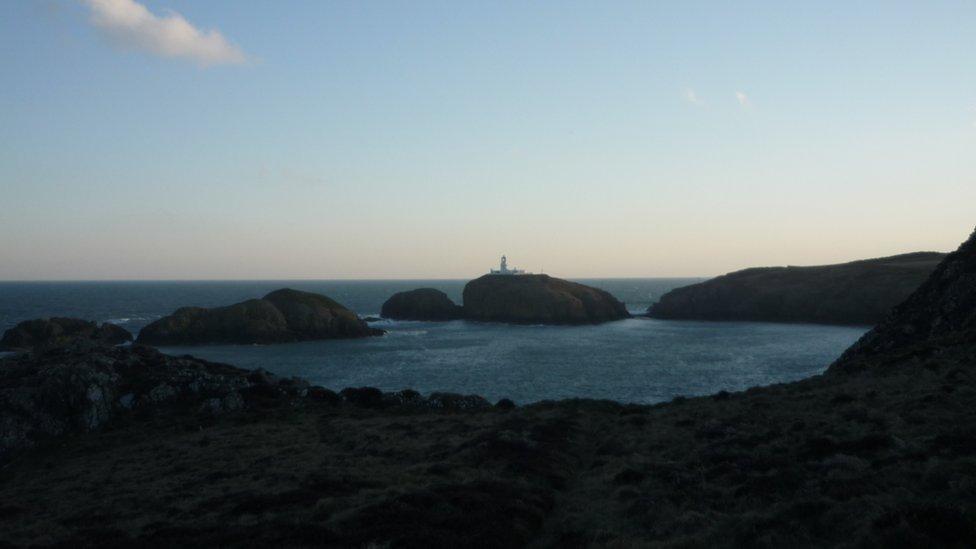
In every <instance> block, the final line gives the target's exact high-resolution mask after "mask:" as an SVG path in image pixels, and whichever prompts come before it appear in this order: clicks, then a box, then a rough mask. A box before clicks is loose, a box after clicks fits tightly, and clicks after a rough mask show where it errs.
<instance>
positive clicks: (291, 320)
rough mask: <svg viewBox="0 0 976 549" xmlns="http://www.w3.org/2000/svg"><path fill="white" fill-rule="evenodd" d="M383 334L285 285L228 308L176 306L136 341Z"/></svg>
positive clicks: (303, 338)
mask: <svg viewBox="0 0 976 549" xmlns="http://www.w3.org/2000/svg"><path fill="white" fill-rule="evenodd" d="M382 334H383V331H382V330H377V329H375V328H370V327H369V326H367V325H366V323H365V322H363V321H362V320H360V319H359V317H357V316H356V314H355V313H353V312H352V311H350V310H349V309H347V308H345V307H343V306H342V305H340V304H339V303H336V302H335V301H333V300H332V299H329V298H328V297H326V296H323V295H318V294H313V293H309V292H300V291H297V290H289V289H283V290H277V291H274V292H271V293H269V294H268V295H266V296H264V297H263V298H261V299H250V300H248V301H244V302H242V303H236V304H234V305H228V306H226V307H215V308H212V309H205V308H202V307H183V308H181V309H177V310H176V311H175V312H174V313H173V314H171V315H169V316H166V317H163V318H161V319H159V320H157V321H155V322H153V323H151V324H149V325H148V326H146V327H145V328H143V329H142V331H140V332H139V337H138V339H137V341H138V342H139V343H146V344H150V345H198V344H207V343H240V344H255V343H258V344H268V343H287V342H293V341H306V340H313V339H334V338H357V337H368V336H375V335H382Z"/></svg>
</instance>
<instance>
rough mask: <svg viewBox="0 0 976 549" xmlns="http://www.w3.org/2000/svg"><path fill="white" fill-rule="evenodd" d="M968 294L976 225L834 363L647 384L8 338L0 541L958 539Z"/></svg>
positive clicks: (967, 462)
mask: <svg viewBox="0 0 976 549" xmlns="http://www.w3.org/2000/svg"><path fill="white" fill-rule="evenodd" d="M974 310H976V234H974V235H973V237H971V238H970V240H969V241H968V242H967V243H966V244H964V245H963V246H962V247H960V249H959V250H958V251H957V252H955V253H953V254H951V255H950V256H949V257H947V258H946V259H945V261H944V262H943V263H942V264H941V265H940V267H939V268H938V269H936V271H935V272H934V273H933V274H932V276H931V277H930V278H929V279H928V281H927V282H926V283H925V284H923V285H922V286H921V287H920V288H919V289H918V290H917V291H916V292H915V293H914V294H913V295H912V296H911V297H910V298H909V299H908V300H907V301H905V302H904V303H903V304H902V305H901V306H899V307H898V308H896V309H895V311H894V312H893V313H892V315H891V316H890V317H889V318H888V320H886V321H884V322H882V323H881V324H880V325H879V326H878V327H877V328H875V329H874V330H873V331H872V332H870V333H868V334H866V335H865V337H864V338H863V339H862V340H861V342H859V343H858V344H857V345H855V346H854V347H852V349H851V350H850V351H849V352H848V353H847V354H845V356H844V357H842V358H841V359H840V360H838V362H837V363H836V364H834V365H833V366H831V368H830V369H829V371H828V372H827V374H825V375H822V376H817V377H814V378H811V379H807V380H804V381H800V382H796V383H789V384H779V385H773V386H769V387H761V388H753V389H750V390H747V391H744V392H741V393H726V392H720V393H717V394H714V395H711V396H706V397H699V398H676V399H674V400H673V401H671V402H668V403H664V404H659V405H654V406H636V405H627V404H621V403H615V402H607V401H591V400H567V401H558V402H539V403H534V404H530V405H523V406H516V405H514V403H511V402H508V401H501V402H499V403H497V404H495V405H490V404H489V403H487V402H485V401H484V400H483V399H480V398H478V397H464V396H458V395H447V396H444V395H441V396H437V395H430V396H427V397H423V396H421V395H418V394H417V393H415V392H412V391H402V392H399V393H382V392H380V391H378V390H376V389H370V388H359V389H347V390H344V391H340V392H339V393H334V392H332V391H329V390H328V389H324V388H315V387H309V386H307V384H303V382H301V381H299V380H280V379H276V378H274V377H273V376H270V374H267V373H266V372H245V371H241V370H237V369H235V368H231V367H227V366H221V365H213V364H209V363H204V362H203V361H198V360H196V359H193V358H190V357H165V356H164V355H160V354H158V353H156V352H155V351H152V350H151V349H146V348H143V347H133V348H131V349H128V348H106V347H104V346H98V345H94V344H91V343H88V342H85V343H84V344H82V345H87V347H79V348H73V349H65V350H54V351H48V352H45V353H41V354H34V355H21V356H20V357H14V358H7V359H3V360H2V361H0V396H2V399H3V400H0V402H2V403H3V404H2V407H0V429H3V431H2V435H3V436H0V439H3V440H8V439H10V438H11V437H10V436H9V433H12V432H15V433H16V432H20V433H24V435H23V436H19V437H13V438H14V439H16V440H20V441H29V442H28V443H27V444H26V445H25V446H23V447H21V448H19V449H17V450H16V451H15V452H8V454H7V455H8V456H9V459H8V460H7V462H6V464H5V466H4V467H3V468H2V469H0V545H2V544H9V545H13V546H26V545H61V546H72V547H74V546H178V545H204V546H215V545H220V546H252V547H253V546H268V545H275V546H284V547H306V546H322V545H326V546H334V547H369V546H372V547H459V546H461V547H463V546H471V547H520V546H532V547H556V546H558V547H634V546H664V547H742V546H749V547H770V548H772V547H807V546H838V547H971V546H973V545H976V521H974V519H973V517H974V516H976V515H974V513H976V444H974V441H976V406H974V404H976V371H974V366H976V338H974V324H973V322H974V318H976V313H974ZM59 353H62V354H59ZM595 366H596V365H595ZM83 372H85V373H83ZM179 372H184V373H183V374H178V373H179ZM185 372H190V373H189V374H187V373H185ZM89 376H95V377H94V378H93V379H97V380H98V381H95V382H90V381H89ZM98 376H105V377H104V378H103V377H98ZM173 376H176V377H175V378H174V377H173ZM194 379H201V380H204V379H208V380H212V381H211V382H210V384H202V385H199V386H195V385H194V384H193V381H192V380H194ZM75 380H81V381H82V382H81V383H76V382H75ZM143 380H145V381H143ZM181 380H183V381H186V383H184V382H183V381H181ZM93 383H94V385H96V386H98V387H99V391H88V388H90V387H91V386H93V385H92V384H93ZM161 383H163V384H165V385H166V386H170V387H173V388H174V390H173V391H172V392H170V391H159V390H158V389H157V388H158V387H159V386H160V384H161ZM66 387H67V389H66ZM154 391H155V392H157V393H165V394H168V395H171V396H170V397H169V398H170V399H171V400H168V399H166V398H163V399H153V398H152V395H153V393H154ZM129 394H132V395H133V396H132V398H131V399H126V400H125V401H126V402H131V403H133V406H132V407H131V409H130V408H128V407H127V406H125V405H124V403H123V397H126V395H129ZM234 394H236V395H239V396H240V398H239V400H238V399H237V398H234V397H231V398H230V401H232V402H234V403H237V404H230V405H225V404H224V403H223V402H224V399H225V398H227V395H234ZM61 395H67V396H64V397H62V396H61ZM98 395H108V396H104V397H100V396H98ZM219 395H223V396H219ZM93 397H94V398H93ZM214 399H218V400H219V401H220V403H221V404H220V405H219V406H218V405H216V404H213V403H214ZM25 402H27V403H31V404H29V406H33V408H30V407H28V408H25V407H24V406H25V404H24V403H25ZM97 402H102V403H104V405H105V406H108V407H110V408H111V410H112V412H111V414H109V415H107V416H103V415H102V414H101V412H98V413H95V414H94V415H93V414H92V413H87V412H85V410H90V409H92V408H93V407H94V409H96V410H102V409H103V408H101V407H100V405H98V404H92V403H97ZM238 404H239V405H238ZM26 412H30V413H26ZM45 417H48V418H51V419H43V418H45ZM91 417H98V418H103V417H104V421H101V420H100V421H99V422H98V424H97V425H94V426H92V424H91V422H89V421H87V418H91ZM34 418H42V419H41V420H35V419H34ZM64 418H68V419H64ZM71 418H73V419H71ZM52 422H54V423H58V422H61V423H63V424H70V425H72V426H73V427H71V428H66V429H62V430H60V431H58V432H50V433H48V432H42V430H43V429H42V428H41V427H40V426H41V425H47V424H50V423H52ZM61 423H58V424H61ZM25 426H26V427H25ZM17 429H20V430H17ZM30 433H40V435H41V436H34V435H30Z"/></svg>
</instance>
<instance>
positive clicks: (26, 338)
mask: <svg viewBox="0 0 976 549" xmlns="http://www.w3.org/2000/svg"><path fill="white" fill-rule="evenodd" d="M78 339H88V340H92V341H98V342H101V343H105V344H108V345H120V344H122V343H125V342H127V341H132V334H130V333H129V332H128V331H126V330H125V328H122V327H119V326H116V325H115V324H110V323H108V322H106V323H104V324H102V325H101V326H99V325H98V324H96V323H95V322H91V321H88V320H81V319H78V318H39V319H35V320H25V321H24V322H21V323H20V324H17V325H16V326H14V327H13V328H10V329H9V330H7V331H6V332H4V334H3V338H2V339H0V351H31V350H44V349H51V348H54V347H59V346H63V345H67V344H70V343H72V342H73V341H76V340H78Z"/></svg>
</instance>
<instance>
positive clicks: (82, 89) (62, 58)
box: [0, 0, 976, 280]
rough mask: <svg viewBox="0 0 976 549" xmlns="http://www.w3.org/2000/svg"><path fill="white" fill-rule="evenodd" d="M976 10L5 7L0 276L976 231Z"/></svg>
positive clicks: (845, 6) (423, 265) (416, 270)
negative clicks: (975, 229)
mask: <svg viewBox="0 0 976 549" xmlns="http://www.w3.org/2000/svg"><path fill="white" fill-rule="evenodd" d="M974 53H976V3H974V2H972V1H971V0H966V1H959V2H938V1H933V2H899V1H891V0H889V1H883V2H872V1H861V2H846V1H845V2H830V1H824V2H809V3H806V5H802V4H801V3H797V2H780V1H770V2H735V3H732V2H645V1H639V2H612V1H601V2H571V1H558V2H504V1H498V2H465V1H461V0H451V1H444V2H436V1H427V0H421V1H416V0H412V1H402V2H400V1H382V2H379V1H377V2H368V1H363V2H345V1H343V2H327V1H324V0H322V1H320V0H314V1H282V2H240V1H222V0H207V1H205V2H204V1H188V0H140V1H139V2H136V1H135V0H34V1H17V2H3V3H0V280H65V279H67V280H81V279H292V278H293V279H334V278H466V277H473V276H477V275H479V274H481V273H483V272H486V271H487V270H488V268H489V267H492V266H494V265H496V264H497V261H498V257H499V256H500V255H501V254H503V253H504V254H507V255H508V257H509V263H510V265H515V266H517V267H520V268H524V269H528V270H530V271H540V270H542V271H545V272H546V273H551V274H554V275H557V276H565V277H570V278H573V277H575V278H582V277H645V276H646V277H653V276H662V277H667V276H711V275H717V274H722V273H725V272H729V271H733V270H736V269H741V268H745V267H750V266H759V265H812V264H823V263H834V262H841V261H848V260H853V259H861V258H868V257H879V256H884V255H891V254H895V253H903V252H910V251H917V250H939V251H949V250H952V249H955V248H956V246H958V244H959V243H960V242H961V241H962V240H964V239H965V237H966V236H968V235H969V233H970V232H971V231H972V230H973V228H974V226H976V54H974Z"/></svg>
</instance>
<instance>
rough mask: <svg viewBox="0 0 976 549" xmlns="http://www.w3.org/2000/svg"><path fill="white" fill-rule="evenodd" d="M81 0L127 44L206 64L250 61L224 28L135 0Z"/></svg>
mask: <svg viewBox="0 0 976 549" xmlns="http://www.w3.org/2000/svg"><path fill="white" fill-rule="evenodd" d="M81 1H82V2H83V3H84V4H85V5H86V6H88V8H89V9H90V10H91V23H92V25H94V26H95V28H97V29H98V30H99V31H101V32H102V33H103V34H105V35H106V36H108V37H109V38H110V39H111V40H112V41H114V42H116V43H117V44H119V45H121V46H123V47H126V48H132V49H136V50H141V51H145V52H148V53H151V54H153V55H158V56H160V57H171V58H181V59H187V60H191V61H195V62H196V63H198V64H200V65H202V66H210V65H226V64H231V65H239V64H242V63H246V62H247V61H248V57H247V55H245V54H244V52H243V51H241V49H240V48H238V47H237V46H235V45H234V44H231V43H230V42H228V41H227V39H226V38H224V35H222V34H221V33H220V31H218V30H216V29H210V30H200V29H198V28H196V27H194V26H193V25H191V24H190V22H189V21H187V20H186V19H184V18H183V16H182V15H180V14H178V13H176V12H172V11H170V12H167V13H166V14H164V15H156V14H154V13H152V12H151V11H149V9H148V8H146V6H144V5H142V4H140V3H138V2H136V1H134V0H81Z"/></svg>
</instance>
